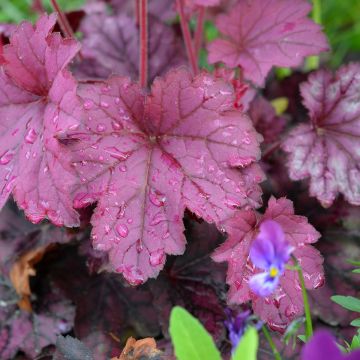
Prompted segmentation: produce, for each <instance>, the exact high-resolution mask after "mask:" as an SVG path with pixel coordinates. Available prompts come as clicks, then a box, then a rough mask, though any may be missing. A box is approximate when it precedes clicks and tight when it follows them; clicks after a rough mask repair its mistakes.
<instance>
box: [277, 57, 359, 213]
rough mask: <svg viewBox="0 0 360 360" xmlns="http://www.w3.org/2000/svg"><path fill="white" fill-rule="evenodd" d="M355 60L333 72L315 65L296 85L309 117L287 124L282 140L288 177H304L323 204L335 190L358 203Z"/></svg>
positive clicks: (357, 122) (357, 86) (311, 190)
mask: <svg viewBox="0 0 360 360" xmlns="http://www.w3.org/2000/svg"><path fill="white" fill-rule="evenodd" d="M359 93H360V64H358V63H354V64H350V65H346V66H344V67H342V68H341V69H339V70H338V72H337V73H336V74H335V76H334V77H333V76H332V75H331V73H330V72H328V71H326V70H320V71H318V72H316V73H314V74H311V75H310V76H309V80H308V82H306V83H304V84H302V85H301V94H302V97H303V99H304V105H305V106H306V108H307V109H308V110H309V116H310V121H311V122H310V123H307V124H302V125H299V126H298V127H296V128H295V129H293V130H292V131H291V132H290V134H289V135H288V137H287V139H286V141H285V142H284V144H283V149H284V150H285V151H286V152H287V153H288V154H289V160H288V167H289V174H290V177H291V178H292V180H301V179H306V178H310V195H311V196H316V197H317V199H318V200H319V201H320V202H321V204H322V205H323V206H325V207H328V206H330V205H331V204H332V203H333V202H334V200H335V198H336V197H337V195H338V194H339V193H341V194H343V195H344V197H345V199H346V200H347V201H348V202H350V203H351V204H354V205H360V167H359V164H360V150H359V149H360V130H359V124H360V96H359Z"/></svg>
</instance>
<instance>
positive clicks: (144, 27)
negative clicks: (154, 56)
mask: <svg viewBox="0 0 360 360" xmlns="http://www.w3.org/2000/svg"><path fill="white" fill-rule="evenodd" d="M147 5H148V4H147V0H139V25H140V67H139V82H140V85H141V87H143V88H146V86H147V82H148V18H147Z"/></svg>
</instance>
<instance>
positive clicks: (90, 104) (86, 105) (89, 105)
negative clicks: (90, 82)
mask: <svg viewBox="0 0 360 360" xmlns="http://www.w3.org/2000/svg"><path fill="white" fill-rule="evenodd" d="M93 106H94V102H93V101H92V100H90V99H88V100H85V101H84V109H85V110H90V109H91V108H92V107H93Z"/></svg>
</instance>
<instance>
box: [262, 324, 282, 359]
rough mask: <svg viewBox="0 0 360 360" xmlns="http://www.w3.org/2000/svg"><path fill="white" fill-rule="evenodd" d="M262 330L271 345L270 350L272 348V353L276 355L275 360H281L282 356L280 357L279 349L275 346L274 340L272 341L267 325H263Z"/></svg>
mask: <svg viewBox="0 0 360 360" xmlns="http://www.w3.org/2000/svg"><path fill="white" fill-rule="evenodd" d="M261 330H262V331H263V333H264V335H265V337H266V340H267V341H268V343H269V345H270V348H271V350H272V352H273V354H274V358H275V360H281V355H280V353H279V351H278V349H277V348H276V345H275V343H274V341H273V339H272V337H271V335H270V333H269V330H268V329H267V327H266V325H263V326H262V328H261Z"/></svg>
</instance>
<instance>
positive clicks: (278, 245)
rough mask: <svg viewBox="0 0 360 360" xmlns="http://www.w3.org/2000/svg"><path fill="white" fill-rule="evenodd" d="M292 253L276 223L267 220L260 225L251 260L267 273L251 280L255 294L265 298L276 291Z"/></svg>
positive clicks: (252, 248)
mask: <svg viewBox="0 0 360 360" xmlns="http://www.w3.org/2000/svg"><path fill="white" fill-rule="evenodd" d="M292 251H293V248H292V247H291V246H290V245H289V243H288V242H287V241H286V240H285V234H284V231H283V229H282V228H281V226H280V225H279V224H278V223H277V222H276V221H273V220H266V221H264V222H263V223H262V224H261V225H260V233H259V235H258V236H257V238H256V239H255V240H254V242H253V243H252V246H251V250H250V259H251V261H252V263H253V264H254V265H255V266H256V267H258V268H260V269H263V270H265V272H262V273H260V274H256V275H254V276H253V277H252V278H251V279H250V282H249V285H250V288H251V289H252V290H253V291H254V293H256V294H257V295H259V296H262V297H265V296H268V295H270V294H271V293H272V292H273V291H274V290H275V289H276V287H277V285H278V283H279V279H280V276H281V275H282V274H283V272H284V270H285V265H286V263H287V262H288V261H289V259H290V254H291V252H292Z"/></svg>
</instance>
